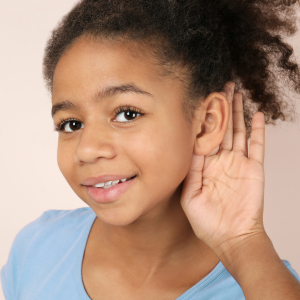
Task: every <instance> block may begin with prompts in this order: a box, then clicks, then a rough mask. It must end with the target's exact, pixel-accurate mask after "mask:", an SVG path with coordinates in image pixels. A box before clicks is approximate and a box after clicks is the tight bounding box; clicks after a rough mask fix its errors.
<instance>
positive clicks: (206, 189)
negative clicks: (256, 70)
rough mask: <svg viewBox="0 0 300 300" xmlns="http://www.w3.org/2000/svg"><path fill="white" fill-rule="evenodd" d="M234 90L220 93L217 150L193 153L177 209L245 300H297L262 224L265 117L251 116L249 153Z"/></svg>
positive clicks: (299, 291)
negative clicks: (222, 107)
mask: <svg viewBox="0 0 300 300" xmlns="http://www.w3.org/2000/svg"><path fill="white" fill-rule="evenodd" d="M233 90H234V85H232V84H230V85H227V87H226V93H224V95H226V98H227V99H228V102H229V104H227V105H229V106H230V111H232V113H230V118H229V121H228V129H227V131H226V133H225V135H224V139H223V141H222V143H221V144H220V145H219V147H218V149H217V151H216V150H214V151H213V152H211V153H209V154H207V155H206V156H205V157H203V156H201V155H197V154H194V156H193V160H192V163H191V167H190V171H189V173H188V175H187V177H186V178H185V181H184V186H183V191H182V196H181V205H182V208H183V210H184V212H185V214H186V215H187V218H188V219H189V221H190V223H191V226H192V228H193V230H194V232H195V234H196V236H197V237H198V238H199V239H201V240H202V241H203V242H204V243H206V244H207V245H208V246H209V247H210V248H211V249H212V250H213V251H214V252H215V254H216V255H217V256H218V257H219V259H220V260H221V261H222V263H223V265H224V266H225V268H226V269H227V270H228V272H229V273H230V274H231V275H232V276H233V277H234V278H235V280H236V281H237V282H238V284H239V285H240V286H241V288H242V290H243V293H244V295H245V298H246V299H247V300H257V299H264V300H286V299H289V300H293V299H295V300H296V299H300V284H299V282H298V281H297V280H296V279H295V278H294V276H293V275H292V274H291V272H290V271H289V270H288V269H287V267H286V266H285V265H284V263H283V262H282V261H281V259H280V258H279V256H278V255H277V253H276V251H275V249H274V247H273V244H272V242H271V240H270V239H269V237H268V235H267V234H266V232H265V229H264V225H263V203H264V184H265V180H264V166H263V164H264V152H265V119H264V115H263V113H261V112H257V113H255V114H254V116H253V119H252V131H251V140H250V146H249V151H248V145H247V135H246V127H245V123H244V116H243V101H242V95H241V94H238V93H237V94H234V92H233ZM224 119H225V117H224ZM248 152H249V154H248Z"/></svg>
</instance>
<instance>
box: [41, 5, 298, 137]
mask: <svg viewBox="0 0 300 300" xmlns="http://www.w3.org/2000/svg"><path fill="white" fill-rule="evenodd" d="M299 2H300V1H299V0H260V1H259V0H83V1H80V2H79V3H78V4H77V5H75V7H74V8H73V9H72V10H71V11H70V12H69V13H68V14H67V15H66V16H65V17H64V18H63V20H62V21H61V22H60V23H59V24H58V26H57V28H56V29H54V30H53V32H52V36H51V38H50V39H49V41H48V43H47V47H46V50H45V56H44V78H45V80H46V83H47V86H48V88H49V89H50V90H51V89H52V79H53V73H54V70H55V67H56V64H57V62H58V60H59V58H60V57H61V55H62V53H63V52H64V51H65V50H66V48H67V47H68V46H70V45H71V44H72V43H74V41H75V40H76V39H77V38H78V37H80V36H83V35H91V36H93V37H105V38H109V39H113V40H118V39H125V40H126V41H128V42H130V41H131V42H133V41H134V42H138V43H150V44H151V46H152V47H151V48H153V55H154V56H155V58H156V59H157V60H158V62H159V65H161V66H164V67H165V70H167V69H168V67H170V66H174V65H175V66H176V65H178V66H179V65H180V66H182V67H184V68H182V69H184V70H187V73H186V75H187V76H186V78H188V79H186V80H185V83H186V84H185V88H186V95H187V97H186V101H184V104H185V105H184V106H183V108H184V110H185V112H186V116H187V118H188V120H190V118H191V117H193V111H194V108H195V107H196V105H197V104H198V103H197V100H196V99H198V102H199V99H203V98H205V97H206V96H207V95H209V94H210V93H211V92H218V91H221V90H222V88H223V85H224V84H225V83H226V82H227V81H230V80H231V81H234V82H235V83H236V91H239V92H242V94H243V95H244V107H245V112H244V114H245V123H246V126H247V132H248V136H249V133H250V130H251V119H252V115H253V113H254V112H255V111H257V110H258V111H261V112H263V113H264V114H265V119H266V123H274V120H277V119H281V120H285V119H286V118H287V117H291V115H292V114H293V113H294V111H292V110H290V111H289V110H288V102H287V101H286V100H284V97H283V96H284V93H283V92H282V89H281V88H280V84H284V85H285V86H288V87H289V88H290V89H291V90H293V91H295V92H297V93H300V72H299V67H298V65H297V64H296V62H294V61H293V60H292V59H291V58H292V55H293V48H292V47H291V46H290V45H289V44H287V43H286V42H284V41H283V35H286V36H289V35H291V34H294V33H295V32H296V30H297V27H296V7H298V5H299ZM169 69H170V68H169ZM291 118H293V117H291Z"/></svg>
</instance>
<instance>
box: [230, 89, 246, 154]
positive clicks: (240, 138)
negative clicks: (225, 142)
mask: <svg viewBox="0 0 300 300" xmlns="http://www.w3.org/2000/svg"><path fill="white" fill-rule="evenodd" d="M232 118H233V147H232V149H233V150H234V151H235V152H241V153H243V155H244V156H246V157H248V153H247V152H248V151H247V130H246V125H245V120H244V108H243V96H242V94H240V93H236V94H234V96H233V104H232Z"/></svg>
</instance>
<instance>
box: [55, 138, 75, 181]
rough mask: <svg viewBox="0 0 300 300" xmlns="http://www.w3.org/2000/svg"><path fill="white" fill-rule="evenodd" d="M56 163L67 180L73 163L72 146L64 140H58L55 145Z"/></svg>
mask: <svg viewBox="0 0 300 300" xmlns="http://www.w3.org/2000/svg"><path fill="white" fill-rule="evenodd" d="M57 164H58V167H59V169H60V171H61V173H62V174H63V176H64V177H65V178H66V180H67V181H68V182H69V177H70V176H71V174H72V166H73V164H74V154H73V151H72V147H70V145H68V143H65V142H61V141H59V142H58V147H57Z"/></svg>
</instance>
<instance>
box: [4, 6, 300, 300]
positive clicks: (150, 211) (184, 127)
mask: <svg viewBox="0 0 300 300" xmlns="http://www.w3.org/2000/svg"><path fill="white" fill-rule="evenodd" d="M297 4H299V1H266V0H261V1H255V0H252V1H241V0H239V1H233V0H230V1H228V0H218V1H212V0H210V1H206V0H197V1H195V0H193V1H192V0H190V1H189V0H185V1H179V0H160V1H156V0H151V1H146V0H131V1H128V0H127V1H124V0H83V1H81V2H79V3H78V4H77V5H76V6H75V7H74V8H73V9H72V11H71V12H69V13H68V14H67V15H66V17H65V18H64V19H63V20H62V22H61V23H60V24H59V25H58V27H57V28H56V29H55V30H54V31H53V35H52V37H51V39H50V40H49V42H48V44H47V47H46V52H45V58H44V75H45V79H46V82H47V85H48V88H49V89H50V91H51V93H52V117H53V120H54V124H55V128H56V130H57V131H58V132H59V143H58V165H59V168H60V170H61V172H62V174H63V175H64V177H65V178H66V180H67V181H68V183H69V184H70V186H71V187H72V189H73V190H74V192H75V193H76V194H77V195H78V196H79V197H80V198H81V199H82V200H83V201H84V202H85V203H87V204H88V206H89V208H82V209H76V210H71V211H56V210H51V211H47V212H45V213H44V214H43V215H42V216H41V217H40V218H38V219H37V220H36V221H34V222H32V223H30V224H29V225H27V226H26V227H25V228H23V229H22V230H21V231H20V233H19V234H18V235H17V237H16V238H15V241H14V243H13V246H12V249H11V252H10V255H9V259H8V262H7V264H6V265H5V266H4V267H3V268H2V270H1V281H2V287H3V291H4V294H5V297H6V299H7V300H9V299H22V300H27V299H30V300H33V299H43V300H44V299H74V300H77V299H85V300H88V299H93V300H98V299H102V300H110V299H118V300H119V299H120V300H123V299H146V300H152V299H163V300H164V299H166V300H167V299H178V300H186V299H191V300H196V299H225V300H226V299H230V300H232V299H250V300H251V299H272V300H278V299H300V284H299V282H298V281H299V276H298V275H297V274H296V272H295V271H294V270H293V269H292V268H291V266H290V264H289V263H288V262H287V261H281V260H280V258H279V257H278V255H277V253H276V251H275V249H274V247H273V245H272V242H271V240H270V239H269V237H268V235H267V233H266V231H265V229H264V225H263V201H264V167H263V164H264V139H265V138H264V135H265V133H264V132H265V131H264V124H265V123H269V122H272V121H274V120H276V119H279V118H280V119H284V118H285V117H286V116H287V115H286V113H285V111H284V108H285V105H284V102H283V100H282V98H281V94H280V90H279V87H278V85H277V79H278V78H282V79H284V80H286V81H287V80H289V81H290V83H291V84H290V87H291V88H293V89H294V90H295V91H296V92H299V91H300V74H299V69H298V66H297V64H295V63H294V62H292V61H291V60H290V57H291V55H292V52H293V51H292V49H291V47H290V46H289V45H287V44H285V43H284V42H283V41H282V37H281V34H283V33H286V34H288V33H293V32H295V26H294V17H293V12H294V10H295V7H296V5H297ZM286 16H288V17H289V19H287V18H286ZM276 72H277V73H276ZM274 74H277V77H275V76H274ZM279 76H280V77H279ZM234 91H235V92H234ZM240 92H243V94H244V97H242V94H241V93H240ZM250 99H251V100H250ZM254 111H255V113H254V114H253V112H254ZM249 136H251V137H250V145H249V149H248V145H247V137H249Z"/></svg>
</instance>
